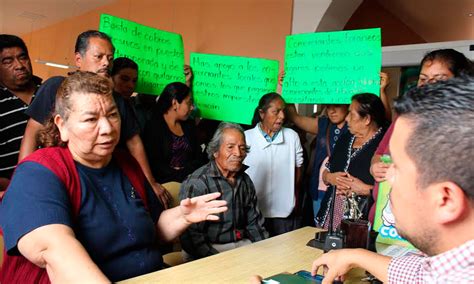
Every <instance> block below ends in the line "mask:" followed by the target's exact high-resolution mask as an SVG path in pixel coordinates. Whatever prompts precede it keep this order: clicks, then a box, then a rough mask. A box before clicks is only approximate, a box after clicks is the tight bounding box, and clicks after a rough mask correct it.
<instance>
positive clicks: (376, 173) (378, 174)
mask: <svg viewBox="0 0 474 284" xmlns="http://www.w3.org/2000/svg"><path fill="white" fill-rule="evenodd" d="M388 168H390V165H389V164H387V163H384V162H376V163H374V164H372V166H370V172H371V173H372V176H373V177H374V179H375V181H376V182H383V181H385V180H386V179H387V171H388Z"/></svg>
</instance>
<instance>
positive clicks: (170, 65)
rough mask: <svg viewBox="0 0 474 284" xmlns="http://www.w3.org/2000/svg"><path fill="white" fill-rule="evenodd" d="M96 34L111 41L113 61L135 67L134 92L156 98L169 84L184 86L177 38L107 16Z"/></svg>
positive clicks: (173, 34) (101, 17) (180, 38)
mask: <svg viewBox="0 0 474 284" xmlns="http://www.w3.org/2000/svg"><path fill="white" fill-rule="evenodd" d="M99 30H100V31H101V32H104V33H106V34H108V35H109V36H110V37H111V38H112V43H113V44H114V47H115V58H117V57H128V58H130V59H132V60H134V61H135V62H136V63H137V64H138V69H139V75H138V82H137V88H136V91H137V92H139V93H145V94H155V95H159V94H160V93H161V91H162V90H163V88H164V86H166V85H167V84H168V83H171V82H183V83H184V82H185V78H184V74H183V66H184V49H183V39H182V37H181V35H179V34H175V33H170V32H166V31H161V30H157V29H154V28H151V27H147V26H144V25H140V24H137V23H135V22H132V21H128V20H125V19H121V18H118V17H114V16H111V15H107V14H102V15H101V16H100V27H99Z"/></svg>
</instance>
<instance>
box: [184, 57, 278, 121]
mask: <svg viewBox="0 0 474 284" xmlns="http://www.w3.org/2000/svg"><path fill="white" fill-rule="evenodd" d="M190 61H191V67H192V68H193V72H194V81H193V94H194V101H195V103H196V105H197V107H198V110H199V114H200V116H201V117H204V118H209V119H215V120H224V121H231V122H236V123H242V124H251V121H252V117H253V112H254V110H255V108H256V107H257V105H258V101H259V100H260V98H261V97H262V96H263V95H264V94H266V93H270V92H275V90H276V87H277V83H278V82H277V81H278V61H277V60H268V59H261V58H248V57H238V56H224V55H213V54H201V53H191V59H190Z"/></svg>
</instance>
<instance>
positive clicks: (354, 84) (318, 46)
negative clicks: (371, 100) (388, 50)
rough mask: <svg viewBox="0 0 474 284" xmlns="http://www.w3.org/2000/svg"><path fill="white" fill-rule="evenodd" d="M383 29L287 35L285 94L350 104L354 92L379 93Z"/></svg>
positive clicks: (296, 100) (297, 99)
mask: <svg viewBox="0 0 474 284" xmlns="http://www.w3.org/2000/svg"><path fill="white" fill-rule="evenodd" d="M381 63H382V48H381V35H380V29H379V28H377V29H366V30H354V31H338V32H321V33H319V32H318V33H307V34H296V35H290V36H287V37H286V47H285V78H284V81H283V89H282V95H283V97H284V98H285V100H286V101H287V102H292V103H318V104H348V103H350V98H351V97H352V95H354V94H357V93H362V92H369V93H374V94H379V92H380V75H379V73H380V68H381Z"/></svg>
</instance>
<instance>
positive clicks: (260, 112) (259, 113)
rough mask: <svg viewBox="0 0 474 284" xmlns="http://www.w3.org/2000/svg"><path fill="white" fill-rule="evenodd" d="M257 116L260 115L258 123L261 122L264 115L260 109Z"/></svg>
mask: <svg viewBox="0 0 474 284" xmlns="http://www.w3.org/2000/svg"><path fill="white" fill-rule="evenodd" d="M258 115H260V121H262V120H263V116H264V115H265V113H264V112H263V110H262V109H259V110H258Z"/></svg>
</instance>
